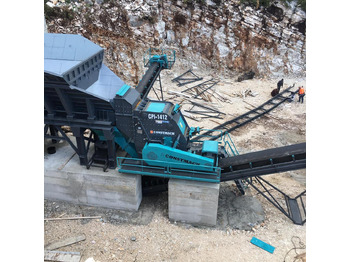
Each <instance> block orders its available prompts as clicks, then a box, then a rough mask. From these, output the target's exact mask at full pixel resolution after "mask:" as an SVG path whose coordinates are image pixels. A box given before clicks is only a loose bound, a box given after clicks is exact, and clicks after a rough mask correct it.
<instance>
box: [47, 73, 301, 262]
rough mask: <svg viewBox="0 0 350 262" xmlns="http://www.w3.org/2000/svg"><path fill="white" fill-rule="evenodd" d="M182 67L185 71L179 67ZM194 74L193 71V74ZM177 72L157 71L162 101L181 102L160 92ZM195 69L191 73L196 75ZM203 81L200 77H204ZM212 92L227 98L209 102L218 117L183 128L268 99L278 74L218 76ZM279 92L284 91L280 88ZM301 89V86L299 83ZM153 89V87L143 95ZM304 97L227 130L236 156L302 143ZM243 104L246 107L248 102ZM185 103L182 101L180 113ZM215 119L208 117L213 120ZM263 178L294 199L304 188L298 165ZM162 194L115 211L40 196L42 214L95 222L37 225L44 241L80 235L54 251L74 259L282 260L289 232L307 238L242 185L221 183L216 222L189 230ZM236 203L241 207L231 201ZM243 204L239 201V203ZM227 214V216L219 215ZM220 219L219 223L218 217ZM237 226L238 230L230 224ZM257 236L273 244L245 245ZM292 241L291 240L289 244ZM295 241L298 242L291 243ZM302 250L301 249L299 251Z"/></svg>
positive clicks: (171, 86)
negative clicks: (246, 218)
mask: <svg viewBox="0 0 350 262" xmlns="http://www.w3.org/2000/svg"><path fill="white" fill-rule="evenodd" d="M184 71H186V70H185V69H184V70H183V72H184ZM194 71H195V70H194ZM195 72H196V71H195ZM181 73H182V72H180V71H178V72H177V73H174V72H172V71H170V72H168V73H166V72H165V73H162V85H163V88H164V90H165V92H164V94H165V100H170V101H172V102H173V103H176V102H180V101H181V100H182V99H181V98H179V97H174V96H173V95H171V94H168V92H167V91H169V90H173V91H181V90H183V89H184V87H177V86H176V85H175V84H174V83H171V79H172V78H174V77H175V76H177V75H179V74H181ZM196 73H198V72H196ZM198 74H200V75H203V76H204V75H205V76H207V77H206V78H210V74H209V73H206V72H203V71H201V72H200V73H198ZM206 78H205V79H206ZM219 80H220V83H219V84H218V85H217V86H216V87H215V90H216V91H219V92H221V93H225V94H227V96H226V97H228V98H229V99H230V100H231V103H224V102H220V101H212V103H213V104H217V105H218V108H219V109H220V111H222V112H225V113H226V115H225V118H224V119H215V120H214V119H211V120H209V119H202V120H199V119H197V120H198V121H195V120H192V119H187V121H188V123H189V125H190V126H201V127H204V128H212V127H215V126H217V125H218V123H223V122H225V121H227V120H229V119H231V118H233V117H234V116H238V115H241V114H242V113H245V112H247V111H249V110H250V109H251V107H250V106H249V104H251V105H254V106H258V105H260V104H262V103H263V102H265V101H266V100H268V99H270V97H271V96H270V93H271V91H272V89H274V88H276V83H277V81H278V79H253V80H246V81H243V82H235V81H234V80H235V79H224V78H220V79H219ZM293 83H296V86H295V87H297V86H299V85H304V87H306V84H305V80H304V79H285V85H284V88H285V87H286V86H290V85H292V84H293ZM247 89H250V90H251V91H252V92H253V93H258V94H257V95H256V96H255V97H253V96H247V97H245V98H243V97H239V96H236V95H235V94H239V93H240V92H242V91H244V90H247ZM282 90H283V89H282ZM306 93H307V87H306ZM150 94H152V92H150ZM306 102H307V96H306V97H305V100H304V104H300V103H298V102H296V101H294V102H292V103H285V104H283V105H281V106H279V107H278V108H276V109H275V110H273V111H272V112H271V113H269V114H268V115H267V116H264V117H261V118H259V119H257V120H255V121H253V122H252V123H250V124H248V125H246V126H243V127H241V128H239V129H238V130H237V131H234V132H232V133H231V135H232V138H233V140H234V142H235V145H236V147H237V149H238V151H239V152H240V153H241V154H242V153H247V152H252V151H258V150H262V149H267V148H273V147H278V146H284V145H290V144H294V143H300V142H305V133H306V130H305V124H306ZM247 103H249V104H247ZM187 108H189V104H186V101H184V102H183V103H182V110H185V109H187ZM213 120H214V121H213ZM265 178H266V179H267V180H268V181H270V182H272V183H273V184H274V185H276V186H277V187H278V188H280V189H281V190H283V191H285V192H286V193H287V194H288V195H289V196H291V197H293V196H296V195H297V194H299V193H301V192H302V191H303V190H305V188H306V172H305V170H298V171H290V172H285V173H281V174H273V175H268V176H265ZM167 197H168V196H167V192H163V193H161V194H159V195H156V196H148V197H144V198H143V201H142V204H141V206H140V210H139V211H138V212H134V213H132V212H125V211H116V210H111V209H105V208H97V207H86V206H78V205H72V204H69V203H65V202H61V201H48V200H45V201H44V213H45V217H59V216H61V217H69V216H81V215H83V216H94V215H99V216H101V219H90V220H88V219H86V220H60V221H46V222H45V223H44V233H45V235H44V242H45V245H47V244H49V243H53V242H55V241H58V240H62V239H64V238H68V237H71V236H76V235H82V234H84V235H85V237H86V239H85V240H84V241H81V242H79V243H76V244H72V245H70V246H66V247H63V248H60V249H59V250H62V251H72V252H73V251H74V252H81V254H82V259H81V261H86V260H88V259H89V258H90V260H91V258H93V259H94V260H95V261H100V262H103V261H260V262H262V261H283V260H284V257H285V255H286V254H287V252H288V251H289V250H290V249H291V248H293V242H292V237H293V236H295V237H299V238H300V240H301V241H302V242H303V243H306V242H305V239H306V224H305V225H304V226H298V225H294V224H293V223H292V222H291V221H290V220H289V219H288V218H287V217H286V216H284V215H283V214H282V213H281V212H280V211H279V210H277V209H276V208H275V207H273V206H272V205H271V204H270V203H269V202H268V201H267V200H266V199H264V198H263V197H262V196H261V195H259V194H257V192H256V191H254V189H248V190H247V194H246V196H244V197H243V198H242V197H240V196H238V194H237V189H236V188H235V186H234V185H233V184H232V183H222V184H221V189H220V200H219V210H218V223H217V226H215V227H196V226H192V225H187V224H183V223H176V222H172V221H169V219H168V213H167V212H168V210H167V208H168V206H167V205H168V199H167ZM239 201H241V202H242V203H248V204H246V208H242V209H239V208H237V207H236V206H235V204H236V203H238V202H239ZM244 201H246V202H244ZM249 201H253V202H254V203H257V205H260V206H261V207H262V211H263V216H262V218H259V217H257V216H255V217H254V219H255V220H254V221H255V223H247V225H239V226H237V222H232V223H231V224H230V223H227V221H228V220H230V219H231V220H230V221H237V220H235V219H236V218H237V216H238V217H239V216H241V215H242V214H248V213H249V214H254V212H255V211H256V210H255V211H251V210H249V207H250V206H251V204H249V203H251V202H249ZM243 206H244V204H243ZM225 216H227V217H228V220H227V219H226V220H225V219H224V217H225ZM225 221H226V222H225ZM245 226H246V227H245ZM237 228H240V229H237ZM253 236H254V237H257V238H259V239H261V240H263V241H264V242H266V243H268V244H270V245H272V246H274V247H275V248H276V249H275V251H274V253H273V254H270V253H268V252H266V251H264V250H262V249H260V248H258V247H256V246H254V245H252V244H251V243H250V240H251V239H252V237H253ZM294 242H296V241H294ZM297 244H298V243H297ZM297 252H298V253H303V252H305V250H298V251H297ZM295 256H296V253H295V252H294V251H292V252H290V253H289V254H288V256H287V258H286V261H294V257H295Z"/></svg>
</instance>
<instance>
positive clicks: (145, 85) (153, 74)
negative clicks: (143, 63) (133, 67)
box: [135, 62, 162, 98]
mask: <svg viewBox="0 0 350 262" xmlns="http://www.w3.org/2000/svg"><path fill="white" fill-rule="evenodd" d="M161 70H162V66H161V65H160V64H158V63H156V62H154V63H153V64H152V65H151V66H150V67H149V69H148V70H147V72H146V74H145V75H144V76H143V78H142V79H141V81H140V82H139V84H138V85H137V87H136V88H135V89H136V90H137V91H138V92H139V93H140V94H141V97H142V98H145V97H147V95H148V93H149V91H150V90H151V88H152V87H153V84H154V82H155V81H156V79H157V77H158V76H159V74H160V71H161Z"/></svg>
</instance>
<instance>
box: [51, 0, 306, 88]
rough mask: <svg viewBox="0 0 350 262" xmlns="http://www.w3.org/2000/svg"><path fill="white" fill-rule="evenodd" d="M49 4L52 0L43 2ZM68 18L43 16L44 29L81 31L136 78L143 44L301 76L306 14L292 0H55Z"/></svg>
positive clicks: (227, 65) (213, 65) (220, 66)
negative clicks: (252, 1) (268, 1)
mask: <svg viewBox="0 0 350 262" xmlns="http://www.w3.org/2000/svg"><path fill="white" fill-rule="evenodd" d="M49 3H50V4H51V5H54V4H53V3H52V1H51V2H49ZM54 6H55V7H56V8H61V9H62V8H67V9H68V10H70V11H71V12H72V14H73V19H71V20H68V21H67V19H64V18H57V17H56V18H52V19H50V18H49V19H47V21H46V22H47V26H48V32H50V33H74V34H81V35H83V36H84V37H87V38H88V39H90V40H92V41H93V42H95V43H96V44H99V45H100V46H102V47H103V48H104V49H105V50H106V52H105V59H106V61H105V63H106V64H107V65H108V66H109V67H110V68H111V69H112V70H113V71H114V72H115V73H116V74H117V75H118V76H120V77H121V78H122V79H123V80H124V81H128V82H131V83H132V82H134V83H135V84H137V83H138V81H139V80H140V79H141V77H142V75H143V73H144V68H143V61H142V58H143V53H144V52H145V51H146V50H147V49H148V48H149V47H163V48H172V49H175V50H176V52H177V59H178V61H180V62H181V63H182V64H183V65H188V66H195V67H206V68H210V69H211V70H213V71H215V72H217V73H220V72H225V73H228V74H232V75H237V74H239V73H242V72H248V71H250V70H252V71H254V72H255V73H256V76H257V77H273V78H278V77H282V76H293V77H305V73H306V72H305V71H306V48H305V47H306V14H305V12H304V11H303V10H301V9H300V8H299V7H298V6H297V5H296V3H295V2H291V3H290V4H289V6H285V5H283V4H281V3H279V2H278V1H275V2H274V3H273V4H272V5H271V6H269V7H266V8H265V7H260V8H258V9H257V8H256V7H253V6H249V5H243V4H240V1H237V0H236V1H235V0H231V1H209V0H207V1H174V0H163V1H149V0H136V1H129V0H122V1H118V2H116V1H91V3H90V2H87V1H80V2H73V1H71V2H70V3H65V2H63V1H59V2H57V1H56V4H55V5H54Z"/></svg>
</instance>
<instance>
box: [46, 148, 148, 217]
mask: <svg viewBox="0 0 350 262" xmlns="http://www.w3.org/2000/svg"><path fill="white" fill-rule="evenodd" d="M60 147H61V148H58V149H57V152H56V153H55V154H53V155H48V154H47V155H45V161H44V163H45V172H44V183H45V185H44V197H45V199H50V200H63V201H68V202H71V203H75V204H83V205H90V206H99V207H107V208H115V209H119V210H132V211H135V210H138V208H139V206H140V203H141V200H142V185H141V176H140V175H129V174H121V173H119V172H118V171H117V170H113V169H108V171H107V172H103V170H102V168H97V167H91V169H89V170H88V169H86V168H85V167H84V166H81V165H80V164H79V157H78V156H77V155H76V154H75V153H74V151H72V149H71V148H70V146H64V147H62V146H60Z"/></svg>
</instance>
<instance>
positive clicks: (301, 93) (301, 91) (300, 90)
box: [299, 87, 305, 95]
mask: <svg viewBox="0 0 350 262" xmlns="http://www.w3.org/2000/svg"><path fill="white" fill-rule="evenodd" d="M303 94H305V90H304V88H302V87H301V88H300V89H299V95H303Z"/></svg>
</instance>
